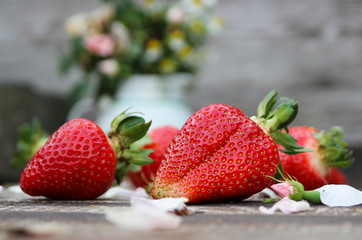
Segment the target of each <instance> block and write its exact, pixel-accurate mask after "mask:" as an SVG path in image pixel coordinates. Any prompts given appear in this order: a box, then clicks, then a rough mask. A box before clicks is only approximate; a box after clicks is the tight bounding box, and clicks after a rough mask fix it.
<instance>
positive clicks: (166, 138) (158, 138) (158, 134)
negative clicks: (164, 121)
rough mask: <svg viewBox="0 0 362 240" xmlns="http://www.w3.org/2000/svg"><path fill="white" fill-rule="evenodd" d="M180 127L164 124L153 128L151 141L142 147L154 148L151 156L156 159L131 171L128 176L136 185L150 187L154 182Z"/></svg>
mask: <svg viewBox="0 0 362 240" xmlns="http://www.w3.org/2000/svg"><path fill="white" fill-rule="evenodd" d="M178 131H179V129H178V128H175V127H172V126H162V127H158V128H155V129H153V130H151V131H150V132H149V133H148V136H149V137H150V138H151V141H152V142H151V143H148V144H145V145H143V146H142V147H141V148H142V149H153V152H152V153H151V154H150V155H149V157H150V158H151V159H152V160H153V161H154V162H153V163H151V164H147V165H144V166H141V167H140V169H138V171H130V172H129V173H128V176H129V178H130V180H131V182H132V184H133V185H134V186H135V187H143V188H146V189H147V188H148V186H149V185H150V183H152V182H153V180H154V178H155V176H156V172H157V169H158V167H159V166H160V163H161V159H162V157H163V154H164V153H165V150H166V148H167V147H168V145H169V144H170V142H171V141H172V139H173V138H174V137H175V135H176V134H177V133H178Z"/></svg>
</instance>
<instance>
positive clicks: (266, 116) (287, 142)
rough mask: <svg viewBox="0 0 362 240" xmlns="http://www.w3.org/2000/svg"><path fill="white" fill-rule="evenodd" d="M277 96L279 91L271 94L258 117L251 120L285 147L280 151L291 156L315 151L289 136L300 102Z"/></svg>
mask: <svg viewBox="0 0 362 240" xmlns="http://www.w3.org/2000/svg"><path fill="white" fill-rule="evenodd" d="M277 95H278V92H277V90H272V91H271V92H269V93H268V94H267V95H266V96H265V97H264V99H263V100H262V101H261V102H260V103H259V105H258V109H257V116H253V117H251V118H250V119H252V120H253V121H254V122H256V123H257V124H259V126H261V127H262V128H263V130H264V131H266V132H267V134H269V135H270V136H271V137H272V138H273V139H274V141H275V142H276V143H277V144H280V145H282V146H283V147H284V149H279V151H281V152H283V153H286V154H290V155H291V154H298V153H303V152H310V151H313V150H312V149H307V148H304V147H303V146H300V145H298V144H297V140H296V139H295V138H294V137H293V136H291V135H290V134H288V125H289V124H290V123H291V122H292V121H293V120H294V119H295V117H296V116H297V114H298V102H297V101H295V100H294V99H291V98H287V97H277ZM282 129H284V130H285V132H283V131H282Z"/></svg>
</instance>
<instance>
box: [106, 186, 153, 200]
mask: <svg viewBox="0 0 362 240" xmlns="http://www.w3.org/2000/svg"><path fill="white" fill-rule="evenodd" d="M133 196H135V197H144V198H148V197H149V196H148V194H147V192H146V190H145V189H144V188H141V187H139V188H137V189H136V190H134V191H133V190H129V189H126V188H122V187H112V188H110V189H109V190H108V191H107V192H106V193H105V194H103V197H104V198H125V199H129V198H131V197H133Z"/></svg>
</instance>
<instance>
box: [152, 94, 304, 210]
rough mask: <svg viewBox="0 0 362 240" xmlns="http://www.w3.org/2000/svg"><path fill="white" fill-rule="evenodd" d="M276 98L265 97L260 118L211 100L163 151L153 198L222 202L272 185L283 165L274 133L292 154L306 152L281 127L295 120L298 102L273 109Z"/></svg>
mask: <svg viewBox="0 0 362 240" xmlns="http://www.w3.org/2000/svg"><path fill="white" fill-rule="evenodd" d="M276 96H277V92H276V91H272V92H271V93H269V94H268V95H267V96H266V97H265V99H264V100H263V101H262V102H261V103H260V104H259V107H258V117H253V118H248V117H246V116H245V115H244V113H243V112H242V111H241V110H239V109H237V108H235V107H232V106H228V105H225V104H212V105H209V106H206V107H204V108H202V109H200V110H199V111H197V112H196V113H194V114H193V115H192V116H191V117H190V118H189V119H188V120H187V122H186V123H185V125H184V126H183V127H182V128H181V130H180V132H179V133H178V134H177V135H176V137H175V138H174V139H173V141H172V142H171V144H170V146H169V147H168V149H167V150H166V152H165V155H164V158H163V160H162V163H161V165H160V167H159V169H158V172H157V175H156V178H155V181H154V186H153V188H152V196H153V198H163V197H187V198H188V199H189V202H190V203H200V202H220V201H228V200H234V199H245V198H247V197H249V196H251V195H252V194H254V193H257V192H259V191H261V190H263V189H264V188H265V187H268V186H269V185H270V184H271V183H272V182H273V179H272V178H271V177H274V175H275V174H276V172H277V167H278V165H279V154H278V148H277V144H276V142H275V141H274V140H273V138H272V137H271V136H273V137H274V138H275V139H276V140H277V142H278V143H283V145H284V146H285V147H286V148H287V149H288V151H290V152H294V150H296V149H299V150H296V151H303V149H302V147H301V146H298V145H296V144H295V140H294V139H293V138H292V137H291V136H289V135H288V134H286V133H283V132H282V131H280V130H279V129H280V128H285V127H286V125H287V124H288V123H290V122H291V121H292V120H293V119H294V118H295V116H296V112H297V109H298V108H297V103H296V101H294V100H292V99H288V101H286V102H284V103H281V104H280V105H279V106H277V107H276V108H275V109H274V110H273V108H274V106H275V105H276V102H277V100H278V99H277V97H276ZM279 100H283V99H279ZM286 138H287V140H286ZM288 139H289V140H291V141H289V140H288ZM293 140H294V142H293Z"/></svg>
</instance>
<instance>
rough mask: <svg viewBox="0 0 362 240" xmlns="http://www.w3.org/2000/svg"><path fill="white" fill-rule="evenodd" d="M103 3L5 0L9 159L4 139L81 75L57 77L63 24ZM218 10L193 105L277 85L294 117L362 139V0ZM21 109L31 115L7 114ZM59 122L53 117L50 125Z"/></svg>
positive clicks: (240, 98) (0, 11) (263, 3)
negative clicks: (20, 94) (216, 30)
mask: <svg viewBox="0 0 362 240" xmlns="http://www.w3.org/2000/svg"><path fill="white" fill-rule="evenodd" d="M99 4H100V1H96V0H32V1H29V0H0V89H3V92H4V94H2V97H0V100H1V101H0V106H1V109H3V110H2V112H1V111H0V114H2V115H1V116H0V118H1V125H0V136H2V137H1V140H2V141H3V142H2V143H1V144H2V145H3V146H6V148H5V147H3V149H4V150H3V152H4V151H5V153H6V154H5V155H4V154H3V155H1V158H2V159H1V161H2V162H5V161H6V160H7V158H8V157H9V154H11V150H12V149H13V143H14V140H11V141H7V140H6V139H8V136H9V135H11V136H12V137H14V135H15V134H13V133H15V132H16V127H17V125H18V124H19V123H21V122H23V120H28V119H30V115H32V114H35V113H38V114H41V112H46V111H45V110H47V111H48V114H47V116H48V117H49V118H50V119H51V116H52V114H51V113H52V112H51V111H53V112H54V116H56V113H59V111H60V112H61V111H63V112H66V106H64V104H63V105H62V103H59V104H60V105H59V106H60V107H58V109H56V110H54V107H53V105H51V104H50V102H49V103H48V104H46V103H47V102H48V100H47V99H48V97H49V96H52V95H53V96H55V98H59V99H60V100H59V101H60V102H61V99H63V98H64V97H65V95H66V93H67V92H68V91H69V89H70V87H71V86H72V84H73V83H74V82H75V81H76V80H77V74H76V73H74V74H72V75H70V76H68V77H67V78H60V77H59V76H58V74H57V63H58V59H59V56H60V52H61V49H62V46H63V44H64V40H65V36H64V30H63V21H64V20H65V19H66V18H67V17H68V16H70V15H73V14H75V13H78V12H82V11H90V10H93V9H95V8H96V7H98V6H99ZM215 12H216V13H217V14H219V15H221V16H222V17H223V18H224V19H225V22H226V26H225V29H224V30H223V31H222V33H221V34H220V35H219V36H217V37H215V38H214V39H212V41H210V43H209V48H211V49H212V50H213V53H214V54H213V57H212V58H211V59H210V61H209V62H207V63H206V64H205V66H204V68H203V69H202V71H201V72H200V74H199V76H198V82H197V84H196V86H195V88H194V89H193V91H190V92H188V93H187V101H188V103H189V104H190V105H191V106H192V107H193V108H195V109H198V108H201V107H202V106H204V105H207V104H210V103H215V102H222V103H226V104H232V105H235V106H237V107H240V108H241V109H242V110H243V111H244V112H245V113H246V114H247V115H253V114H254V113H255V109H256V106H257V103H258V102H259V100H260V99H261V98H262V97H263V96H264V95H265V94H266V93H267V92H268V91H269V90H271V89H274V88H275V89H278V90H279V92H280V95H283V96H289V97H293V98H295V99H296V100H298V101H299V102H300V111H299V116H298V118H297V120H296V122H295V124H306V125H313V126H315V127H318V128H324V129H329V128H330V127H331V126H333V125H341V126H343V127H344V128H345V134H346V139H347V141H348V142H349V143H350V144H351V146H352V147H354V148H358V147H359V146H361V145H362V127H361V120H362V104H361V102H362V79H361V78H362V1H360V0H343V1H342V0H303V1H297V0H295V1H294V0H259V1H255V0H254V1H253V0H219V3H218V5H217V8H216V11H215ZM14 85H16V86H21V87H22V86H27V88H26V89H28V90H31V91H32V92H33V93H32V94H33V95H30V96H27V98H25V100H22V101H21V100H19V99H18V98H16V99H17V101H15V103H14V104H15V105H12V106H11V107H10V108H6V109H5V107H4V105H6V106H8V105H9V103H10V102H11V101H12V102H14V96H16V94H17V92H15V93H14V94H10V95H11V96H8V97H7V98H6V97H5V93H8V95H9V91H8V90H7V89H8V87H9V86H14ZM25 92H26V90H25ZM39 96H41V97H40V100H39ZM34 99H38V100H37V101H38V102H37V103H38V104H34V103H35V102H36V101H35V100H34ZM32 100H34V101H33V102H32ZM49 101H50V100H49ZM56 101H58V100H56ZM4 109H5V110H4ZM20 110H23V111H25V112H26V113H27V114H28V115H24V114H23V115H21V114H20V115H19V114H18V115H17V116H16V117H13V118H10V117H9V116H8V115H9V114H10V115H16V114H15V113H18V112H19V111H20ZM43 110H44V111H43ZM49 111H50V113H49ZM12 113H14V114H12ZM9 119H10V120H9ZM5 120H6V121H7V122H6V121H5ZM9 121H10V122H11V124H10V123H9ZM61 121H63V119H61V118H56V119H53V122H54V123H56V124H53V125H57V124H58V122H61ZM48 124H49V123H48ZM53 125H52V126H50V125H49V126H48V128H49V129H52V127H54V126H53ZM9 126H10V127H9ZM4 139H5V140H4ZM4 142H5V143H4ZM3 169H5V168H3ZM1 174H5V173H1V172H0V175H1ZM0 181H1V180H0Z"/></svg>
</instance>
